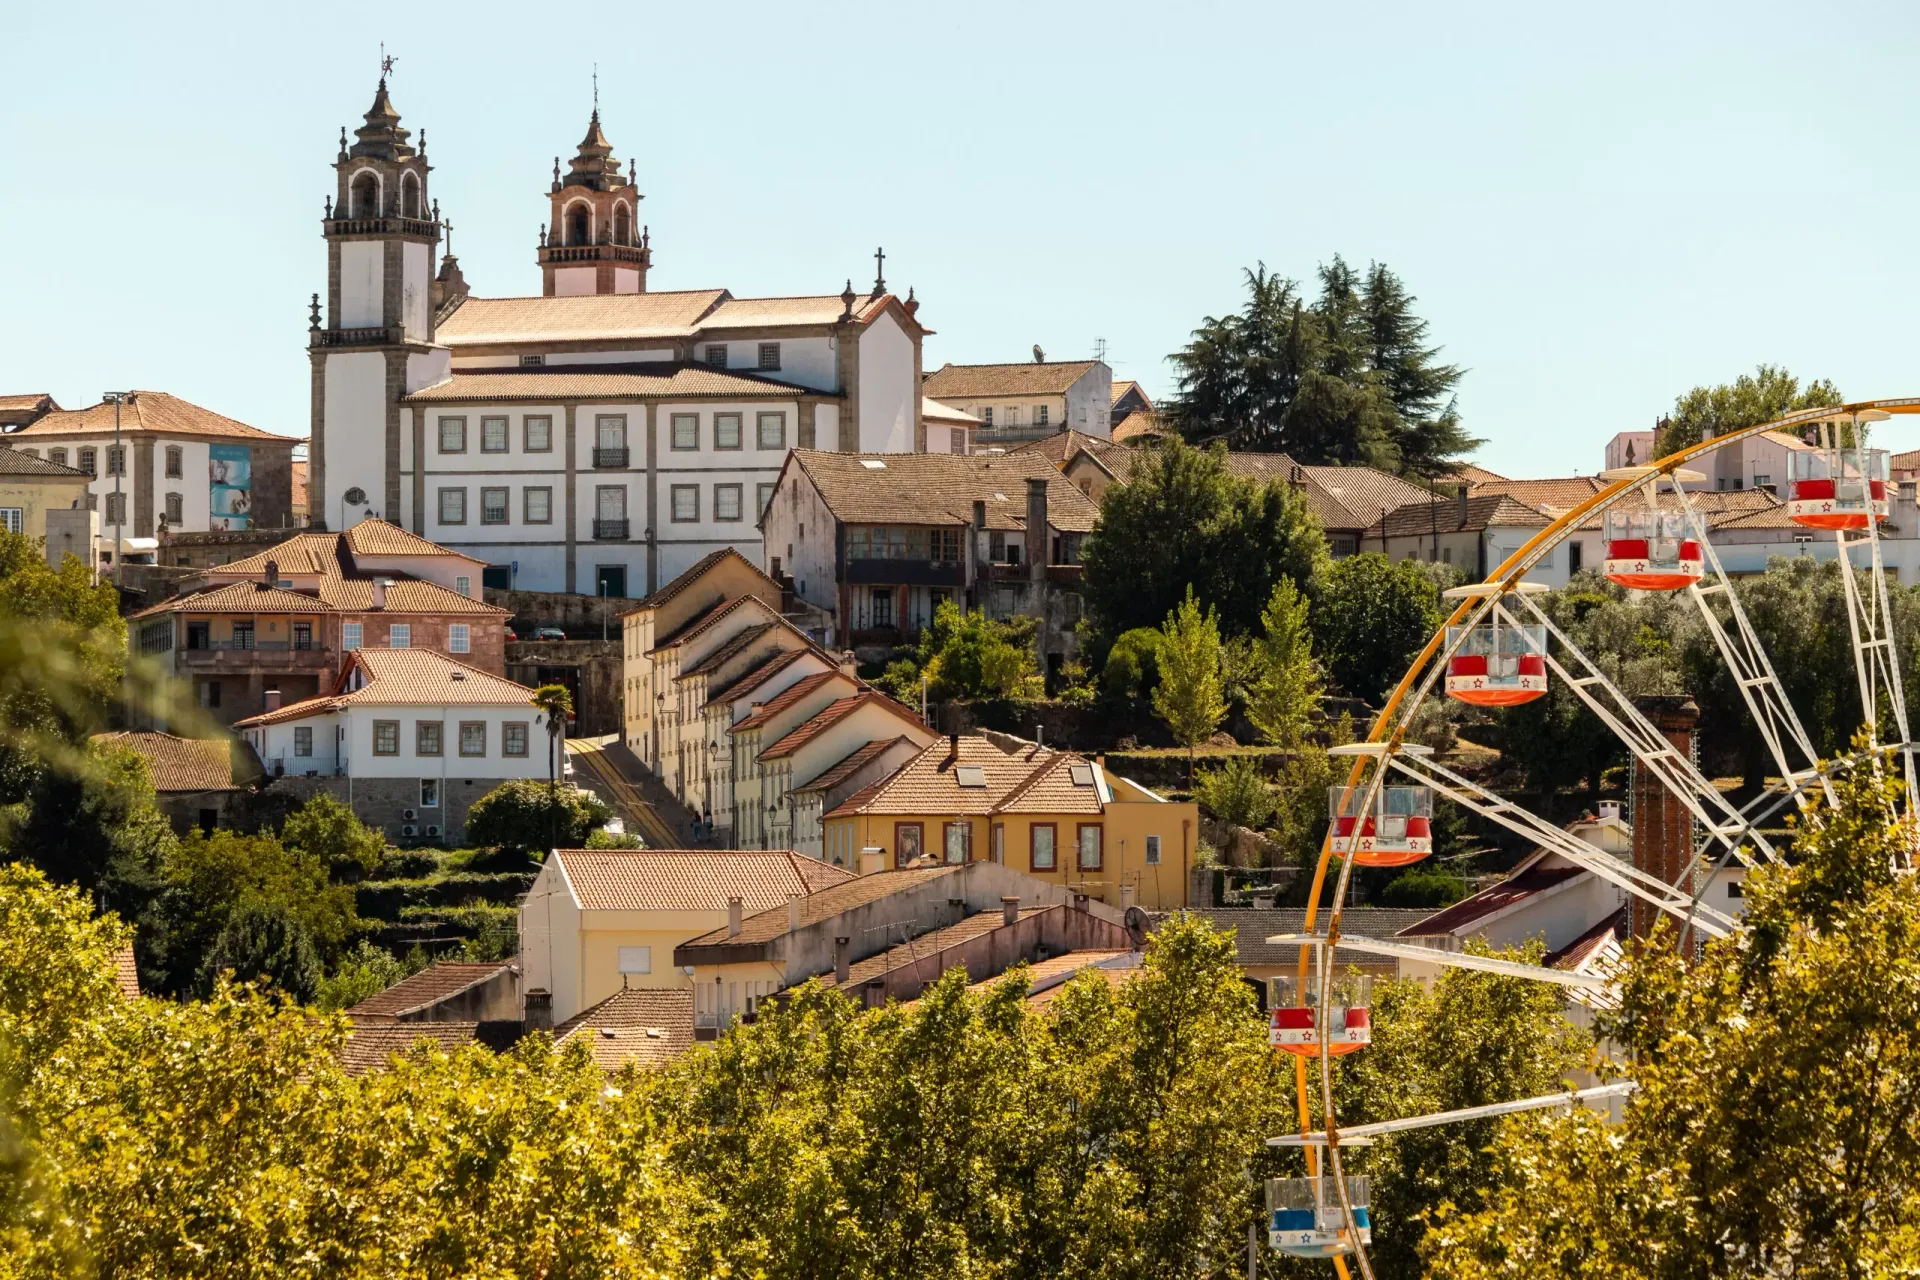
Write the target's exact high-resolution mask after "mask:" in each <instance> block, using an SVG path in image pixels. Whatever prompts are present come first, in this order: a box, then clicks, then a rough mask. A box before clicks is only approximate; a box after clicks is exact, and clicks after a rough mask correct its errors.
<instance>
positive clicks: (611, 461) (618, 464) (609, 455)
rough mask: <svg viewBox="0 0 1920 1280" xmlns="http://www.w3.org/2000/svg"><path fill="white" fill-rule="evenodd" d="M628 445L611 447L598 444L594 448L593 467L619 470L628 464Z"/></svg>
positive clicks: (595, 468)
mask: <svg viewBox="0 0 1920 1280" xmlns="http://www.w3.org/2000/svg"><path fill="white" fill-rule="evenodd" d="M627 454H628V451H627V446H625V445H619V446H616V447H613V448H609V447H607V446H605V445H597V446H595V448H594V450H593V468H594V470H596V471H619V470H622V469H624V468H625V467H626V465H627Z"/></svg>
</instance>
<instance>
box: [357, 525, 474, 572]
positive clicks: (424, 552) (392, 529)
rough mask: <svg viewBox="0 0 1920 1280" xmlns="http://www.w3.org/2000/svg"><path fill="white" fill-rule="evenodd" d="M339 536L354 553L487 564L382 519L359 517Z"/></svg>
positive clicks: (358, 554)
mask: <svg viewBox="0 0 1920 1280" xmlns="http://www.w3.org/2000/svg"><path fill="white" fill-rule="evenodd" d="M341 536H342V537H344V538H346V540H347V550H349V551H351V552H352V553H353V554H354V555H356V556H453V557H456V558H458V559H461V560H473V562H474V563H475V564H485V563H486V562H485V561H484V560H474V558H473V557H472V556H469V555H463V554H462V553H460V552H458V551H451V550H449V549H447V548H446V547H443V546H441V545H440V544H439V543H437V542H429V541H428V540H427V539H425V538H423V537H421V536H420V535H419V534H417V533H409V532H407V530H405V529H402V528H401V527H400V526H399V525H397V524H391V523H389V522H387V521H385V520H362V521H361V522H360V523H359V524H356V525H354V526H353V527H352V528H350V529H348V530H347V531H346V533H344V534H342V535H341Z"/></svg>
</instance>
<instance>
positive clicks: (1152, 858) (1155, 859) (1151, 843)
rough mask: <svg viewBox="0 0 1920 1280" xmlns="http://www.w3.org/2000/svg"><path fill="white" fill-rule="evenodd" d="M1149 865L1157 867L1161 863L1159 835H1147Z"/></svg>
mask: <svg viewBox="0 0 1920 1280" xmlns="http://www.w3.org/2000/svg"><path fill="white" fill-rule="evenodd" d="M1147 865H1148V866H1150V867H1157V866H1159V865H1160V837H1159V836H1148V837H1147Z"/></svg>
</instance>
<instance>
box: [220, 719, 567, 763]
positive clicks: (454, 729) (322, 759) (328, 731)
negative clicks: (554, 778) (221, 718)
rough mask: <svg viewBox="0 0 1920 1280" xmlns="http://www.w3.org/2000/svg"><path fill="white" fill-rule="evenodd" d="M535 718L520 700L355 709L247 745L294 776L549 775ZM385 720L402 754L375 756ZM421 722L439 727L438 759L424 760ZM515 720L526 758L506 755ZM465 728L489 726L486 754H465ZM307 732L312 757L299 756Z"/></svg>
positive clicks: (257, 735) (268, 729)
mask: <svg viewBox="0 0 1920 1280" xmlns="http://www.w3.org/2000/svg"><path fill="white" fill-rule="evenodd" d="M535 714H537V713H536V712H535V711H534V709H533V708H531V707H528V706H526V705H524V704H518V703H502V704H499V705H497V706H490V705H486V704H481V705H472V704H466V705H456V706H441V705H439V704H432V703H422V704H412V703H404V704H394V705H388V706H378V707H371V706H350V707H346V708H343V709H341V710H338V711H324V712H319V713H318V714H316V715H312V716H308V717H305V718H302V719H299V720H293V719H287V720H280V721H276V722H275V723H272V724H266V725H259V726H255V727H252V728H249V729H247V730H245V733H246V736H247V742H248V745H250V746H252V747H253V749H254V751H255V752H256V753H257V754H258V755H259V757H260V759H261V762H262V763H264V764H265V765H266V766H267V769H268V770H269V771H273V770H274V769H275V768H276V766H279V767H281V768H284V770H285V772H287V773H289V774H304V773H321V774H336V773H341V772H342V771H344V773H345V775H346V776H348V777H354V778H448V777H460V778H467V777H484V778H544V777H546V776H547V755H546V731H545V728H544V727H543V726H540V725H536V724H535V723H534V722H533V718H534V715H535ZM384 721H393V722H397V723H398V724H399V740H398V743H397V746H398V750H397V751H396V752H395V753H394V754H392V755H377V754H375V752H374V732H375V725H376V724H377V723H379V722H384ZM423 722H424V723H434V724H438V725H439V726H440V753H439V754H438V755H423V754H421V753H420V751H419V750H418V747H419V732H418V726H419V725H420V724H422V723H423ZM509 723H511V724H517V725H520V726H523V727H524V729H525V737H524V741H525V743H526V754H525V755H519V756H510V755H508V754H506V731H505V726H506V725H507V724H509ZM463 724H479V725H483V726H484V727H485V734H484V738H483V742H482V747H483V749H482V750H481V751H480V752H479V753H478V754H474V755H465V754H462V752H461V749H460V747H461V726H462V725H463ZM303 728H304V729H310V730H311V731H312V744H313V745H312V751H313V754H312V755H311V756H302V755H299V754H298V750H299V747H298V742H299V734H298V731H299V730H300V729H303Z"/></svg>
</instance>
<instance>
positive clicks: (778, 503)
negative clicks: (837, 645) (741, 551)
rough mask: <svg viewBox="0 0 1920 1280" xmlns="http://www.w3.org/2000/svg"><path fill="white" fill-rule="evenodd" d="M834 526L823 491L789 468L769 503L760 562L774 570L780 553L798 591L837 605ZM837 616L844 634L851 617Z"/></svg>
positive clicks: (821, 602)
mask: <svg viewBox="0 0 1920 1280" xmlns="http://www.w3.org/2000/svg"><path fill="white" fill-rule="evenodd" d="M835 529H836V525H835V522H834V518H833V513H832V512H830V511H828V510H827V504H826V503H825V502H824V501H822V500H821V498H820V491H819V490H818V489H816V488H815V487H814V485H813V482H812V481H811V480H809V479H807V477H806V476H805V475H804V474H803V473H802V472H801V470H800V468H799V467H793V468H791V469H789V470H788V472H787V474H786V482H785V483H784V484H783V485H782V486H781V487H780V488H779V489H778V490H776V491H775V492H774V494H773V498H772V501H771V502H770V503H769V504H768V506H767V513H766V516H765V517H764V525H763V535H764V536H763V546H764V548H765V555H766V557H767V559H766V560H764V561H763V562H762V563H761V565H760V567H761V568H762V569H764V570H766V571H767V572H769V573H771V572H772V571H773V563H772V557H774V556H779V557H780V565H781V568H782V570H783V571H784V572H786V573H787V574H788V575H789V576H791V577H792V578H793V580H794V592H795V594H796V595H798V596H799V597H800V598H801V599H802V600H805V601H807V602H808V603H810V604H816V605H819V606H820V607H821V608H823V609H838V608H839V598H838V595H839V593H838V591H837V590H836V587H835V583H836V581H837V577H838V575H837V573H836V568H837V564H838V562H837V560H836V558H835V549H834V539H835V536H836V535H835ZM835 622H836V629H837V630H838V632H839V633H840V634H841V635H844V634H845V633H846V625H847V624H846V620H845V619H838V618H837V619H835Z"/></svg>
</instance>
